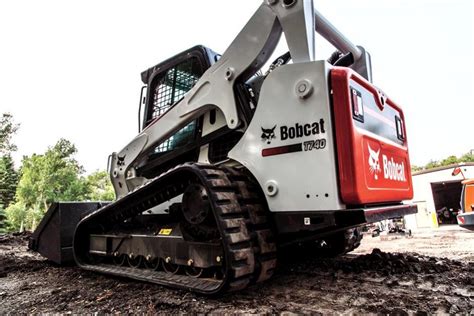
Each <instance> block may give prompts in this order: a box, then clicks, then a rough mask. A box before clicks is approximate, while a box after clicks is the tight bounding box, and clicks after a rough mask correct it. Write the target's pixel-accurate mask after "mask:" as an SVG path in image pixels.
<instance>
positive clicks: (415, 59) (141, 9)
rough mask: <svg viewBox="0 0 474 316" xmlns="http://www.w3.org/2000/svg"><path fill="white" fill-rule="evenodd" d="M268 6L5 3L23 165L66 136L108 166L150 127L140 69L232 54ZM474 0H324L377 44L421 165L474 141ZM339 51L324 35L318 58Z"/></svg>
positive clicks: (10, 100) (91, 166)
mask: <svg viewBox="0 0 474 316" xmlns="http://www.w3.org/2000/svg"><path fill="white" fill-rule="evenodd" d="M260 3H261V2H260V1H259V0H242V1H223V0H200V1H195V0H194V1H193V0H189V1H185V0H175V1H158V0H154V1H147V0H137V1H133V2H132V1H122V0H103V1H97V0H94V1H92V0H82V1H77V0H76V1H64V0H42V1H36V0H17V1H1V2H0V113H4V112H10V113H12V114H13V116H14V119H15V121H16V122H18V123H20V124H21V127H20V129H19V131H18V134H17V135H16V136H15V137H14V143H15V144H16V145H17V146H18V151H17V152H16V153H15V154H14V159H15V161H16V166H17V167H18V166H19V164H20V162H21V158H22V156H24V155H31V154H33V153H37V154H40V153H43V152H44V151H45V150H46V149H47V148H48V146H52V145H54V144H55V143H56V142H57V141H58V140H59V139H60V138H61V137H63V138H66V139H68V140H70V141H72V142H73V143H74V144H75V145H76V147H77V148H78V154H77V156H76V158H77V160H78V161H79V162H80V163H81V164H82V165H83V166H84V168H85V169H86V171H87V172H88V173H90V172H93V171H94V170H96V169H105V168H106V166H107V157H108V155H109V154H110V153H112V152H113V151H120V150H121V149H122V148H123V147H124V146H125V145H126V144H127V143H128V142H129V141H130V140H132V139H133V138H134V137H135V135H136V134H137V132H138V119H137V111H138V101H139V95H140V88H141V86H142V83H141V80H140V73H141V72H142V71H143V70H146V69H147V68H149V67H150V66H153V65H155V64H157V63H159V62H161V61H163V60H165V59H167V58H169V57H171V56H173V55H175V54H177V53H179V52H181V51H183V50H185V49H187V48H190V47H192V46H194V45H196V44H203V45H205V46H208V47H209V48H211V49H213V50H214V51H217V52H224V50H225V49H226V48H227V46H228V45H229V44H230V43H231V41H232V40H233V39H234V37H235V36H236V35H237V34H238V32H239V31H240V30H241V28H242V27H243V26H244V25H245V23H246V22H247V21H248V19H249V18H250V17H251V16H252V14H253V12H254V11H255V10H256V9H257V8H258V6H259V5H260ZM473 3H474V2H473V1H471V0H402V1H394V0H337V1H336V0H319V1H315V7H316V8H317V9H318V11H320V12H321V13H322V14H323V15H324V16H325V17H326V18H328V19H329V20H330V21H331V22H332V23H333V24H334V25H335V26H336V27H337V28H338V29H339V30H340V31H341V32H342V33H344V34H345V35H346V36H347V37H348V38H350V39H351V40H352V41H353V42H354V43H356V44H358V45H362V46H364V47H365V48H366V49H367V50H368V51H369V52H370V54H371V56H372V67H373V79H374V84H375V85H377V86H378V87H380V88H381V89H382V90H384V92H385V93H386V94H387V95H388V96H389V97H390V98H392V99H393V100H395V101H396V102H397V103H398V104H399V105H401V106H402V108H403V110H404V113H405V117H406V121H407V132H408V133H407V134H408V140H409V146H410V157H411V161H412V163H413V164H417V165H423V164H426V163H427V162H429V161H430V160H439V159H443V158H445V157H447V156H449V155H461V154H463V153H466V152H468V151H470V150H471V149H474V128H473V127H474V101H473V97H474V92H473V91H474V78H473V77H474V75H473V74H474V72H473V70H474V69H473V68H474V67H473V60H472V59H473V57H474V54H473V53H474V52H473V40H474V34H473V33H474V30H473V28H474V27H473V15H474V14H473V13H474V12H473ZM333 50H334V49H333V48H332V47H331V46H330V45H329V44H328V43H327V42H325V40H324V39H322V38H321V37H317V45H316V57H317V59H326V58H327V57H328V56H329V54H330V53H331V52H332V51H333ZM284 51H285V45H280V46H279V47H278V48H277V52H276V54H277V53H283V52H284Z"/></svg>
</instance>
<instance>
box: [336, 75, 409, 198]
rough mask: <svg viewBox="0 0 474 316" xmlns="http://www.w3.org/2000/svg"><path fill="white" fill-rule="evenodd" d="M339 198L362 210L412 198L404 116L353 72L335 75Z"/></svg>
mask: <svg viewBox="0 0 474 316" xmlns="http://www.w3.org/2000/svg"><path fill="white" fill-rule="evenodd" d="M331 84H332V90H333V106H334V116H335V128H336V143H337V153H338V168H339V181H340V191H341V192H340V193H341V198H342V200H343V202H344V203H346V204H352V205H358V204H370V203H384V202H394V201H401V200H408V199H411V198H412V197H413V187H412V179H411V172H410V169H411V167H410V160H409V157H408V146H407V140H406V129H405V119H404V116H403V112H402V110H401V109H400V107H398V106H397V105H396V104H395V103H394V102H393V101H392V100H390V99H388V98H386V97H385V95H384V94H383V93H382V92H381V91H380V90H378V89H377V88H375V87H374V86H373V85H372V84H371V83H369V82H368V81H366V80H365V79H364V78H362V77H361V76H360V75H358V74H357V73H355V72H354V71H352V70H351V69H349V68H343V67H336V68H334V69H333V70H331Z"/></svg>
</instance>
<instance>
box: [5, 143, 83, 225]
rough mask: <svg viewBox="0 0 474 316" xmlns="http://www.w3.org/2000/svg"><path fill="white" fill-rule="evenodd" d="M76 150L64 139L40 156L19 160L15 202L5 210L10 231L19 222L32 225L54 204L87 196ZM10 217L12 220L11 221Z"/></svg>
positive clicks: (34, 155) (79, 199) (78, 199)
mask: <svg viewBox="0 0 474 316" xmlns="http://www.w3.org/2000/svg"><path fill="white" fill-rule="evenodd" d="M76 152H77V149H76V147H75V146H74V144H72V143H71V142H69V141H68V140H65V139H60V140H59V141H58V142H57V143H56V145H54V146H53V147H49V148H48V150H47V151H46V152H45V153H44V154H43V155H36V154H33V155H32V156H31V157H25V158H24V159H23V163H22V168H21V178H20V181H19V183H18V187H17V191H16V202H17V203H15V204H14V205H13V207H11V208H8V209H7V215H8V219H9V221H10V223H11V225H12V226H13V229H19V228H20V225H21V223H23V224H24V226H25V228H26V229H33V228H35V226H36V224H37V223H38V222H39V221H40V220H41V217H42V216H43V215H44V213H45V212H46V211H47V209H48V207H49V204H50V203H52V202H54V201H82V200H84V199H86V198H87V195H88V193H89V190H88V186H87V183H86V181H85V179H84V178H83V177H82V176H81V174H82V173H83V168H82V167H81V166H80V165H79V163H78V162H77V161H76V160H75V159H74V154H76ZM13 218H14V219H13Z"/></svg>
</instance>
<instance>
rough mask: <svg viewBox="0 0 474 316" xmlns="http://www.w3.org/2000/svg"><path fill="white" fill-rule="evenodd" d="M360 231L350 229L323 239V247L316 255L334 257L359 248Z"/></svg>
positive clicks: (358, 229)
mask: <svg viewBox="0 0 474 316" xmlns="http://www.w3.org/2000/svg"><path fill="white" fill-rule="evenodd" d="M361 231H362V229H361V228H351V229H347V230H345V231H340V232H337V233H334V234H331V235H328V236H327V237H325V238H324V239H323V240H324V244H325V245H324V246H322V247H320V248H319V249H318V255H320V256H323V257H336V256H340V255H343V254H345V253H348V252H350V251H352V250H354V249H356V248H357V247H359V246H360V241H361V240H362V233H361Z"/></svg>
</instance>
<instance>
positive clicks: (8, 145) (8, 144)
mask: <svg viewBox="0 0 474 316" xmlns="http://www.w3.org/2000/svg"><path fill="white" fill-rule="evenodd" d="M18 127H19V125H18V124H15V122H14V121H13V116H12V115H11V114H10V113H3V114H2V117H1V118H0V154H8V153H10V152H12V151H15V150H16V146H15V145H14V144H13V143H12V141H11V140H12V136H13V135H14V134H15V133H16V131H17V130H18Z"/></svg>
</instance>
